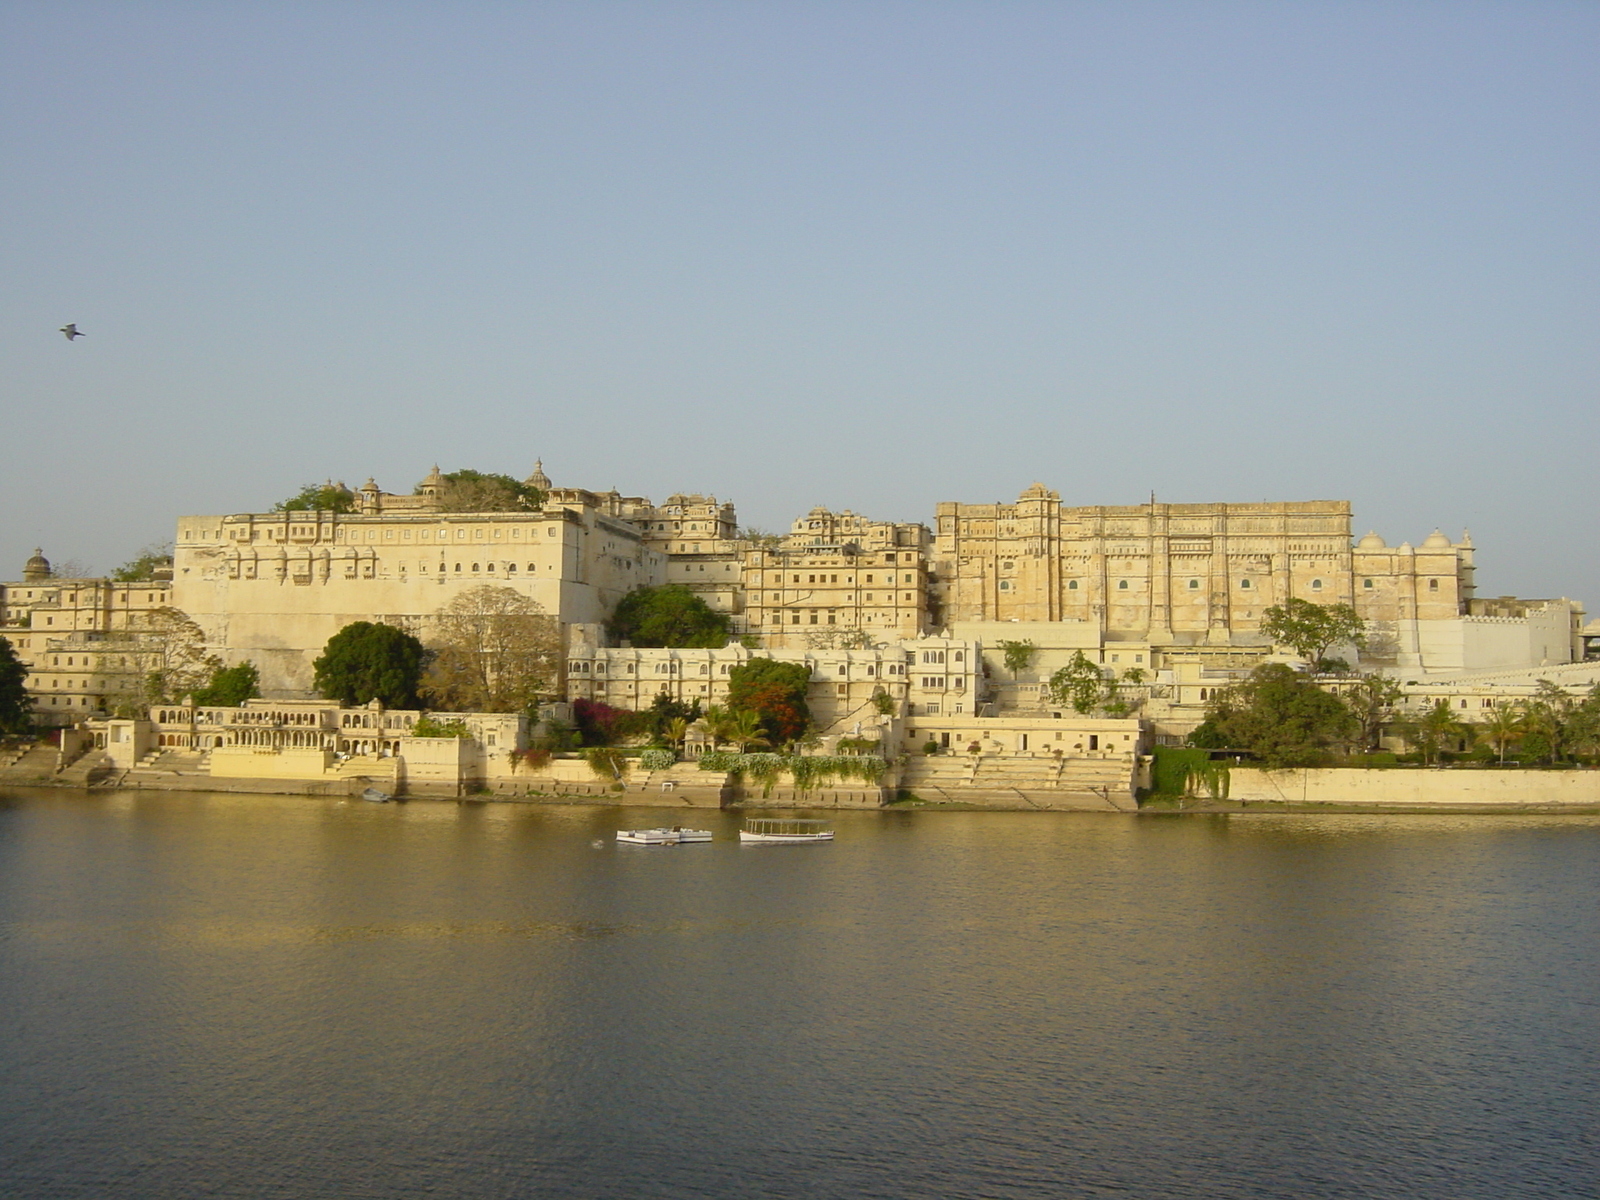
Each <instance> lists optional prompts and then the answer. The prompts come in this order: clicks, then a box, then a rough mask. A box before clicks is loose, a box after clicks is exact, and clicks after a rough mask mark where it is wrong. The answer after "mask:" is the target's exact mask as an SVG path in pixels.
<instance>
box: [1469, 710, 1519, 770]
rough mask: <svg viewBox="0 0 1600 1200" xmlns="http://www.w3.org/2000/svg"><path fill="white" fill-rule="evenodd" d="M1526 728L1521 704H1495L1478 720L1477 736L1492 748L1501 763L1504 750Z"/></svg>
mask: <svg viewBox="0 0 1600 1200" xmlns="http://www.w3.org/2000/svg"><path fill="white" fill-rule="evenodd" d="M1527 730H1528V722H1527V718H1526V717H1525V716H1524V715H1523V711H1522V705H1520V704H1514V703H1513V704H1497V705H1495V706H1494V707H1493V708H1491V709H1490V710H1489V711H1488V712H1486V713H1484V714H1483V719H1482V720H1480V721H1479V722H1478V737H1479V738H1481V739H1482V740H1483V741H1484V742H1486V743H1488V744H1489V745H1490V746H1492V747H1493V748H1494V751H1495V753H1496V754H1498V755H1499V756H1500V761H1501V762H1502V763H1504V762H1505V761H1506V751H1508V750H1510V749H1511V747H1512V746H1515V745H1516V744H1517V743H1518V742H1520V741H1521V740H1522V735H1523V734H1524V733H1526V732H1527Z"/></svg>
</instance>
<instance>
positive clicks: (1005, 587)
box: [1000, 579, 1011, 592]
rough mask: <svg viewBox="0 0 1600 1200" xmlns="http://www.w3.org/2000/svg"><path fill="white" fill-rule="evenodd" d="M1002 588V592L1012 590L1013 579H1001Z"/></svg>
mask: <svg viewBox="0 0 1600 1200" xmlns="http://www.w3.org/2000/svg"><path fill="white" fill-rule="evenodd" d="M1000 590H1001V591H1002V592H1009V591H1010V590H1011V581H1010V580H1009V579H1002V580H1001V581H1000Z"/></svg>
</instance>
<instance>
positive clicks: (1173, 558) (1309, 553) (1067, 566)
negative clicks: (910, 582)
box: [933, 484, 1473, 655]
mask: <svg viewBox="0 0 1600 1200" xmlns="http://www.w3.org/2000/svg"><path fill="white" fill-rule="evenodd" d="M937 521H938V524H937V528H936V531H935V539H936V540H935V548H934V555H933V557H934V569H935V572H936V576H937V578H938V579H939V580H940V581H941V587H940V588H939V595H940V597H941V599H942V601H943V605H944V610H945V614H946V617H947V619H948V620H951V621H1011V620H1017V621H1077V622H1082V623H1084V624H1086V625H1088V626H1089V627H1090V628H1092V629H1095V630H1097V631H1098V632H1099V633H1100V634H1101V635H1102V636H1103V637H1105V638H1106V639H1107V640H1119V639H1122V638H1130V637H1131V638H1139V639H1144V640H1147V641H1150V642H1152V643H1154V644H1156V645H1185V644H1195V643H1211V644H1224V645H1226V644H1229V643H1231V642H1234V641H1236V640H1237V639H1238V638H1239V636H1240V635H1246V636H1247V639H1248V638H1249V635H1255V634H1257V632H1258V630H1259V628H1260V621H1261V616H1262V612H1263V610H1265V609H1266V608H1267V607H1269V606H1271V605H1279V604H1283V603H1284V602H1285V601H1287V600H1289V599H1291V598H1299V599H1302V600H1308V601H1312V602H1314V603H1318V604H1333V603H1343V604H1351V605H1353V606H1354V607H1355V608H1356V610H1357V612H1359V613H1360V614H1361V615H1362V616H1363V617H1365V618H1366V619H1368V620H1370V621H1374V622H1379V623H1382V624H1383V625H1384V626H1386V627H1392V628H1393V629H1394V633H1395V637H1396V640H1397V643H1398V645H1397V652H1398V653H1399V654H1401V655H1415V654H1416V653H1417V639H1416V635H1415V625H1416V623H1417V622H1419V621H1428V620H1438V619H1443V618H1451V617H1456V616H1458V615H1460V614H1461V613H1462V611H1463V609H1464V606H1465V604H1466V602H1467V601H1468V600H1470V599H1471V597H1472V592H1473V581H1472V577H1473V546H1472V543H1471V540H1470V539H1466V538H1464V539H1463V540H1462V541H1461V542H1459V543H1452V542H1451V541H1450V540H1449V539H1448V538H1446V537H1445V536H1444V535H1443V534H1441V533H1438V532H1437V531H1436V532H1435V533H1434V534H1433V535H1431V536H1430V537H1429V538H1428V539H1427V540H1426V541H1424V542H1423V543H1422V545H1421V546H1420V547H1418V548H1415V549H1414V548H1412V547H1411V546H1410V545H1409V544H1408V545H1402V546H1400V547H1398V548H1396V549H1390V548H1389V547H1388V546H1387V544H1386V543H1385V542H1384V541H1383V539H1382V538H1379V537H1377V536H1376V535H1375V534H1369V535H1368V536H1367V537H1365V538H1362V539H1361V541H1360V542H1359V543H1356V544H1354V545H1352V542H1351V529H1350V505H1349V503H1348V502H1347V501H1342V500H1341V501H1306V502H1297V503H1261V504H1158V503H1150V504H1141V505H1129V506H1124V507H1087V508H1071V507H1067V506H1065V505H1063V504H1062V503H1061V500H1060V496H1059V495H1058V494H1057V493H1056V492H1052V491H1049V490H1047V489H1046V488H1045V487H1044V486H1043V485H1041V484H1035V485H1034V486H1033V487H1030V488H1029V489H1028V490H1027V491H1025V492H1023V493H1022V495H1021V496H1020V497H1019V498H1018V500H1017V502H1016V503H1015V504H959V503H944V504H940V505H939V506H938V517H937Z"/></svg>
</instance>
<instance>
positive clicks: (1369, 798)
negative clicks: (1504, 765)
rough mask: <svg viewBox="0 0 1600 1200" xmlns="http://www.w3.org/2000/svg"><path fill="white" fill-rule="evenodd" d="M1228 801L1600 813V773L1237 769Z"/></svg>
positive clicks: (1474, 769)
mask: <svg viewBox="0 0 1600 1200" xmlns="http://www.w3.org/2000/svg"><path fill="white" fill-rule="evenodd" d="M1229 777H1230V778H1229V791H1228V799H1229V800H1231V801H1236V802H1237V801H1247V802H1257V801H1271V802H1277V803H1289V804H1337V805H1371V806H1374V807H1405V808H1473V807H1495V808H1530V807H1547V806H1548V807H1563V808H1586V807H1588V808H1600V770H1579V771H1530V770H1504V771H1501V770H1494V769H1487V770H1486V769H1480V768H1470V769H1451V768H1436V769H1432V770H1423V769H1419V770H1375V771H1374V770H1357V769H1353V768H1345V767H1324V768H1311V769H1296V770H1287V771H1266V770H1262V769H1260V768H1258V767H1234V768H1233V769H1232V771H1230V772H1229Z"/></svg>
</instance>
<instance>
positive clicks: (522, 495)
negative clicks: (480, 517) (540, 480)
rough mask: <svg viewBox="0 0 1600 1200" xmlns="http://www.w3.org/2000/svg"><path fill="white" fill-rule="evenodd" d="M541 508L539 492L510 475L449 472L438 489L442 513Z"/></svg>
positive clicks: (513, 510)
mask: <svg viewBox="0 0 1600 1200" xmlns="http://www.w3.org/2000/svg"><path fill="white" fill-rule="evenodd" d="M542 507H544V493H543V492H542V491H540V490H539V489H538V488H536V487H533V486H532V485H531V484H526V483H523V482H521V481H520V480H517V479H513V478H512V477H511V476H509V475H496V474H493V473H490V472H485V471H471V470H461V471H451V472H449V473H447V474H446V475H445V476H444V484H443V486H441V487H440V488H439V510H440V511H441V512H520V511H524V510H528V509H536V508H542Z"/></svg>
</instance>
